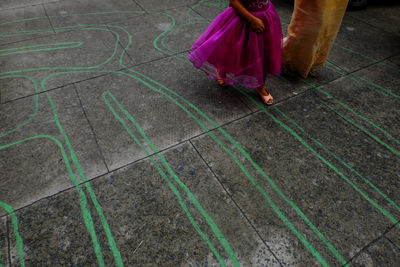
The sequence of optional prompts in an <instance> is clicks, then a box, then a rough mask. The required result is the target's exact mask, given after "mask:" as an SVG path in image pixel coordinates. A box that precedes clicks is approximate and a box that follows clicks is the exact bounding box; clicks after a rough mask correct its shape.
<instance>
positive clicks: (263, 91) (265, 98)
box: [256, 85, 274, 105]
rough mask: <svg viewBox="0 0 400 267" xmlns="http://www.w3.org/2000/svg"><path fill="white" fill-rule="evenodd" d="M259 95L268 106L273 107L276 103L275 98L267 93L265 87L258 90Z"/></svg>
mask: <svg viewBox="0 0 400 267" xmlns="http://www.w3.org/2000/svg"><path fill="white" fill-rule="evenodd" d="M256 91H257V93H258V94H259V95H260V96H261V99H262V101H263V102H264V104H266V105H272V104H273V103H274V98H273V97H272V95H271V94H270V93H269V92H268V91H267V88H265V85H263V86H260V87H257V88H256Z"/></svg>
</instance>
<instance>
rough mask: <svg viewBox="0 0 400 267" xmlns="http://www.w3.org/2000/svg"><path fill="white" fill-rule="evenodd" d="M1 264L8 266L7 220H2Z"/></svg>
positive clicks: (0, 232)
mask: <svg viewBox="0 0 400 267" xmlns="http://www.w3.org/2000/svg"><path fill="white" fill-rule="evenodd" d="M0 264H2V265H3V266H7V265H8V238H7V225H6V218H5V217H4V218H0Z"/></svg>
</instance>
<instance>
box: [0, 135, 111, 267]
mask: <svg viewBox="0 0 400 267" xmlns="http://www.w3.org/2000/svg"><path fill="white" fill-rule="evenodd" d="M39 138H44V139H50V140H51V141H53V142H54V143H55V144H56V145H57V146H58V147H59V149H60V152H61V155H62V157H63V160H64V163H65V166H66V169H67V173H68V175H69V177H70V179H71V181H72V183H73V185H74V187H75V188H76V190H77V192H78V195H79V204H80V207H81V211H82V217H83V221H84V223H85V226H86V228H87V229H88V232H89V234H90V237H91V239H92V243H93V246H94V251H95V254H96V258H97V262H98V264H99V266H101V267H103V266H104V260H103V256H102V253H101V248H100V245H99V242H98V239H97V236H96V231H95V229H94V223H93V219H92V217H91V214H90V211H89V209H88V207H87V199H86V196H85V193H84V191H83V189H82V187H81V186H80V185H79V182H78V180H77V178H76V176H75V174H74V173H73V171H72V168H71V166H70V163H69V160H68V157H67V154H66V153H65V150H64V147H63V145H62V144H61V142H60V141H59V140H58V139H56V138H55V137H53V136H50V135H36V136H33V137H28V138H25V139H21V140H19V141H15V142H13V143H9V144H6V145H0V150H2V149H6V148H8V147H11V146H14V145H17V144H20V143H22V142H26V141H30V140H34V139H39ZM21 242H22V241H21Z"/></svg>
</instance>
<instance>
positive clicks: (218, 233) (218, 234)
mask: <svg viewBox="0 0 400 267" xmlns="http://www.w3.org/2000/svg"><path fill="white" fill-rule="evenodd" d="M106 94H108V95H109V96H110V97H111V98H112V99H113V101H114V102H115V103H116V104H117V106H118V108H119V109H120V110H121V111H122V112H123V113H124V114H125V116H127V111H126V110H125V109H124V108H123V107H122V106H121V104H120V103H119V102H117V100H116V99H115V97H114V95H112V93H111V92H109V91H105V92H104V93H103V94H102V97H103V99H104V101H105V102H106V104H107V106H108V108H109V109H110V111H111V112H112V113H113V115H114V117H115V118H116V119H117V120H118V121H119V122H120V123H121V124H122V125H123V126H124V128H125V129H126V130H127V132H128V133H129V135H130V136H131V137H132V138H133V139H134V141H135V142H136V143H137V144H138V145H139V147H140V148H141V149H142V151H143V152H145V154H146V156H148V157H149V156H150V153H149V152H148V151H147V149H146V148H145V147H144V146H143V144H142V143H141V142H140V141H139V139H138V138H137V137H136V136H135V135H134V133H133V132H132V130H131V129H130V128H129V126H128V125H127V124H126V123H125V121H124V120H123V119H122V118H121V117H120V116H119V115H118V114H117V113H116V112H115V110H114V108H113V107H112V106H111V104H110V102H109V101H108V99H107V98H106ZM128 114H129V113H128ZM128 119H129V120H130V121H131V122H133V123H134V124H135V126H136V128H137V129H138V131H139V132H140V134H141V135H142V137H143V138H144V139H145V141H146V143H147V145H149V146H150V147H151V149H152V150H153V152H154V153H159V151H158V150H157V149H154V148H155V146H154V145H153V143H152V142H151V141H150V140H149V139H148V138H147V136H146V135H145V134H144V131H143V129H141V128H140V126H139V124H138V123H137V122H136V121H135V120H134V119H133V117H132V116H130V115H129V117H128ZM157 156H158V158H159V159H160V160H161V162H162V164H163V165H164V166H168V167H167V170H168V172H169V173H170V175H171V176H172V177H173V178H174V180H175V182H177V183H178V185H179V186H180V187H181V188H182V189H183V190H184V192H185V193H186V195H187V196H188V198H189V199H190V201H191V202H192V203H193V204H194V206H195V207H196V208H197V209H198V210H199V211H200V213H201V214H202V216H203V217H205V219H206V221H207V223H208V224H209V225H210V227H211V229H212V230H213V232H214V234H215V236H216V237H217V239H218V240H219V242H220V243H221V244H222V245H223V246H224V245H225V246H224V248H225V249H228V252H230V255H229V254H228V255H229V257H230V259H231V260H232V259H233V260H234V261H233V263H234V264H235V266H240V264H239V262H238V261H237V259H236V256H235V254H234V253H233V251H232V249H231V248H230V246H229V244H228V242H227V241H226V238H225V237H224V236H223V234H222V233H221V231H220V230H219V228H218V226H217V225H216V224H215V223H214V221H213V220H212V218H211V217H210V216H209V215H208V214H207V213H206V211H205V210H204V209H203V207H202V206H201V204H200V203H199V202H198V200H197V199H196V197H195V196H194V195H193V194H192V193H191V192H190V190H189V189H188V188H187V187H186V185H185V184H184V183H183V182H182V181H181V180H180V179H179V178H178V177H177V176H176V174H175V173H174V172H173V171H172V169H171V168H170V167H169V164H168V162H167V161H166V160H165V158H164V157H163V156H162V155H161V156H160V154H158V155H157ZM150 160H151V162H152V164H153V165H154V167H156V169H157V171H158V172H159V173H160V175H161V177H162V178H164V180H165V181H166V182H167V184H168V186H169V187H170V189H171V191H172V192H173V193H174V194H175V196H176V197H177V198H178V201H179V204H180V205H181V207H182V209H183V210H184V212H185V213H186V216H187V217H188V219H189V221H190V222H191V224H192V225H193V227H194V228H195V229H196V231H197V232H198V234H199V235H200V236H201V237H202V238H203V239H204V241H205V242H206V243H207V245H208V246H209V248H210V249H211V251H212V252H213V254H214V255H215V256H216V257H217V259H218V261H219V263H220V264H221V265H222V266H226V264H225V262H224V260H223V259H222V257H221V255H220V254H219V252H218V251H217V250H216V249H215V247H214V246H213V245H212V243H211V241H210V240H209V239H208V238H207V236H206V235H205V234H204V232H203V231H202V230H201V229H200V227H199V226H198V224H197V223H196V222H195V220H194V219H193V217H192V215H191V213H190V211H189V209H188V208H187V206H186V204H185V202H184V201H183V199H182V196H181V195H180V193H179V190H178V189H177V188H176V187H175V186H174V184H173V183H172V182H171V181H170V180H169V178H168V176H167V175H166V174H165V172H164V171H163V170H162V169H161V167H160V166H159V164H158V163H157V162H156V161H155V160H154V158H153V156H151V157H150Z"/></svg>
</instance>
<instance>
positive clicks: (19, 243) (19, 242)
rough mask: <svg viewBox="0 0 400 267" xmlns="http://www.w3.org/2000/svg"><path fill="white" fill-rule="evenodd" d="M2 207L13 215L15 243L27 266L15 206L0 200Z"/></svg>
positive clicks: (20, 260) (21, 259)
mask: <svg viewBox="0 0 400 267" xmlns="http://www.w3.org/2000/svg"><path fill="white" fill-rule="evenodd" d="M0 150H1V148H0ZM0 208H2V209H4V210H5V211H6V212H7V213H8V214H9V215H10V216H11V223H12V226H13V232H14V237H15V243H16V245H17V250H18V259H19V264H21V267H25V258H24V243H23V241H22V237H21V235H20V233H19V231H18V218H17V216H16V215H15V212H14V210H13V208H12V207H11V206H10V205H8V204H7V203H4V202H1V201H0ZM0 256H1V251H0ZM0 259H1V258H0Z"/></svg>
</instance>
